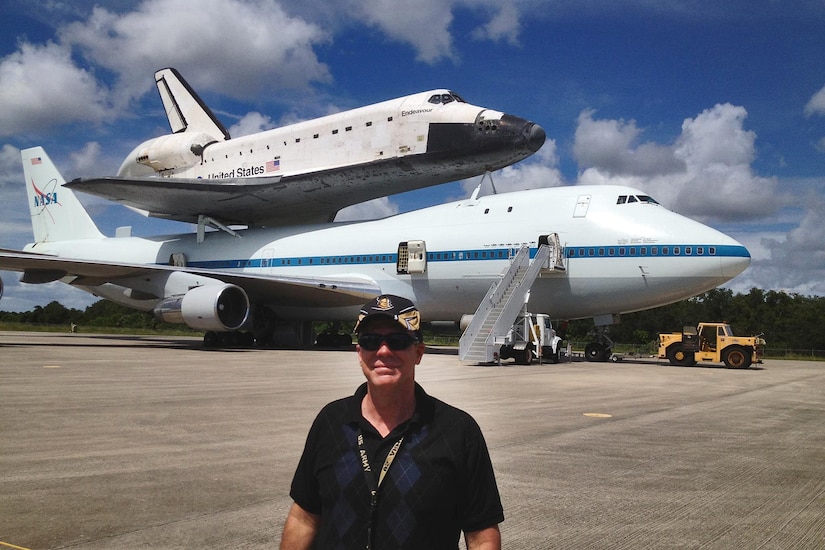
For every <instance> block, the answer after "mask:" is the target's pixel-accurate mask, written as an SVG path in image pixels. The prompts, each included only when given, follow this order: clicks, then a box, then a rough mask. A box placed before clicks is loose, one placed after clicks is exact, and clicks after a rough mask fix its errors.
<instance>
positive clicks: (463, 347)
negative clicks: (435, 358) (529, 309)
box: [458, 233, 567, 363]
mask: <svg viewBox="0 0 825 550" xmlns="http://www.w3.org/2000/svg"><path fill="white" fill-rule="evenodd" d="M547 240H548V243H547V244H541V245H539V247H538V250H537V251H536V255H535V257H534V258H533V261H532V262H531V261H530V247H529V246H527V245H525V246H522V247H521V248H520V249H519V250H518V252H517V253H516V254H515V256H513V258H512V259H511V261H510V266H509V267H508V268H507V269H506V270H505V271H504V272H502V274H501V279H499V280H498V281H495V282H494V283H493V284H492V285H491V286H490V289H489V290H488V291H487V295H486V296H484V299H483V300H482V301H481V303H480V304H479V306H478V309H477V310H476V312H475V315H473V320H472V321H471V322H470V324H469V325H468V326H467V328H466V329H465V330H464V333H463V334H462V335H461V339H460V340H459V344H458V356H459V358H460V359H461V361H464V362H467V363H490V362H493V361H495V360H496V358H497V357H498V350H499V348H500V347H501V344H502V342H501V339H502V338H503V337H504V336H506V335H507V333H508V332H509V331H510V330H511V329H512V327H513V323H514V322H515V320H516V318H517V317H518V316H519V314H520V313H522V312H523V311H524V304H525V302H526V300H527V295H528V294H529V292H530V288H531V287H532V286H533V282H534V281H535V280H536V279H537V278H538V277H539V276H545V275H547V276H559V275H564V274H566V272H567V269H566V267H565V265H564V261H563V254H562V247H561V245H560V243H559V236H558V234H557V233H553V234H552V235H550V236H549V238H548V239H547Z"/></svg>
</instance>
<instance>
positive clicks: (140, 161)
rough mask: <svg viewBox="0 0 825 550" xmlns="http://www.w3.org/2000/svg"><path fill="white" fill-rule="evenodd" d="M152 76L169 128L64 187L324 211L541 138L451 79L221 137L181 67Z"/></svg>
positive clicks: (120, 198)
mask: <svg viewBox="0 0 825 550" xmlns="http://www.w3.org/2000/svg"><path fill="white" fill-rule="evenodd" d="M155 80H156V82H157V87H158V91H159V92H160V95H161V99H162V100H163V106H164V108H165V109H166V114H167V116H168V118H169V123H170V125H171V127H172V132H173V133H172V134H169V135H165V136H161V137H157V138H153V139H150V140H148V141H146V142H144V143H141V144H140V145H138V146H137V147H136V148H135V150H134V151H132V153H131V154H130V155H129V156H128V157H127V158H126V160H124V161H123V164H122V165H121V167H120V170H119V171H118V174H117V177H106V178H93V179H78V180H75V181H72V182H70V183H69V184H68V187H70V188H72V189H75V190H79V191H84V192H86V193H91V194H93V195H97V196H100V197H103V198H106V199H110V200H113V201H116V202H119V203H121V204H124V205H126V206H129V207H131V208H134V209H136V210H139V211H141V212H143V213H144V214H148V215H150V216H156V217H159V218H167V219H174V220H180V221H185V222H192V223H201V224H207V225H212V226H214V227H220V226H221V225H222V224H223V225H229V224H240V225H248V226H270V227H271V226H283V225H290V224H293V223H313V222H327V221H332V220H333V218H334V217H335V214H336V213H337V212H338V211H339V210H341V209H342V208H344V207H347V206H350V205H353V204H357V203H360V202H364V201H368V200H371V199H374V198H377V197H384V196H387V195H391V194H395V193H401V192H404V191H411V190H413V189H419V188H422V187H428V186H431V185H437V184H441V183H446V182H449V181H457V180H461V179H465V178H469V177H472V176H477V175H481V174H484V173H485V172H489V171H493V170H497V169H499V168H503V167H505V166H509V165H511V164H513V163H515V162H518V161H520V160H522V159H524V158H526V157H528V156H530V155H532V154H533V153H535V152H536V151H538V150H539V148H540V147H541V146H542V145H543V144H544V140H545V133H544V130H543V129H542V128H541V127H540V126H539V125H538V124H535V123H533V122H529V121H527V120H524V119H521V118H518V117H515V116H512V115H508V114H505V113H502V112H500V111H495V110H492V109H487V108H484V107H476V106H475V105H471V104H469V103H467V102H465V101H464V100H463V99H462V98H461V97H460V96H459V95H457V94H456V93H454V92H451V91H449V90H431V91H428V92H422V93H418V94H413V95H409V96H406V97H401V98H398V99H393V100H390V101H385V102H382V103H376V104H374V105H368V106H366V107H361V108H359V109H354V110H351V111H345V112H342V113H337V114H334V115H330V116H326V117H322V118H317V119H314V120H308V121H306V122H301V123H298V124H292V125H290V126H284V127H282V128H277V129H274V130H269V131H266V132H261V133H258V134H253V135H250V136H244V137H240V138H235V139H229V133H228V132H227V131H226V129H225V128H224V126H223V125H222V124H221V123H220V121H219V120H218V119H217V118H216V117H215V115H214V114H213V113H212V111H210V110H209V108H208V107H207V106H206V105H205V104H204V103H203V101H202V100H201V99H200V97H198V95H197V94H196V93H195V92H194V91H193V90H192V88H191V87H190V86H189V84H187V83H186V81H185V80H184V79H183V77H181V76H180V74H178V72H177V71H175V70H174V69H163V70H160V71H158V72H157V73H156V74H155Z"/></svg>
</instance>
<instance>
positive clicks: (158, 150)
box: [135, 132, 218, 172]
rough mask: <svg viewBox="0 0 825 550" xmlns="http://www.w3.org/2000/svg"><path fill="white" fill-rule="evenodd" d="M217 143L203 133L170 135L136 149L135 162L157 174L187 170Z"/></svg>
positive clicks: (145, 143)
mask: <svg viewBox="0 0 825 550" xmlns="http://www.w3.org/2000/svg"><path fill="white" fill-rule="evenodd" d="M217 141H218V140H217V139H215V138H213V137H212V136H210V135H209V134H204V133H203V132H184V133H182V134H169V135H168V136H161V137H159V138H155V139H151V140H149V141H146V142H144V143H143V144H141V145H140V146H139V147H138V148H137V149H136V152H137V156H136V158H135V161H136V162H137V163H138V164H143V165H146V166H150V167H151V168H152V169H154V170H155V171H156V172H160V171H161V170H171V169H174V168H187V167H189V166H194V165H195V164H196V163H198V162H200V160H201V156H202V155H203V150H204V149H206V147H207V146H209V145H211V144H213V143H216V142H217Z"/></svg>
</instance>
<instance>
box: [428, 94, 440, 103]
mask: <svg viewBox="0 0 825 550" xmlns="http://www.w3.org/2000/svg"><path fill="white" fill-rule="evenodd" d="M427 101H428V102H429V103H434V104H435V105H439V104H440V103H441V94H435V95H434V96H432V97H430V99H428V100H427Z"/></svg>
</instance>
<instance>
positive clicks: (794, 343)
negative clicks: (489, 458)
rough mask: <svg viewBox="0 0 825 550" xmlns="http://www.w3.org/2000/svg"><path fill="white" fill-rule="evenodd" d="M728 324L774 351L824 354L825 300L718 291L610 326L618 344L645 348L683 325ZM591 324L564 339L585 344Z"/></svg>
mask: <svg viewBox="0 0 825 550" xmlns="http://www.w3.org/2000/svg"><path fill="white" fill-rule="evenodd" d="M699 322H717V323H719V322H726V323H728V324H730V325H731V328H732V329H733V333H734V334H735V335H737V336H754V335H757V334H763V337H764V338H765V340H766V342H767V348H768V349H773V350H800V351H802V350H807V351H811V350H819V351H820V353H819V355H823V354H825V331H823V330H822V327H821V325H820V323H823V322H825V297H823V296H803V295H800V294H788V293H785V292H778V291H774V290H769V291H764V290H760V289H758V288H752V289H751V290H750V291H749V292H748V293H747V294H740V293H737V294H734V293H733V292H732V291H731V290H728V289H723V288H716V289H713V290H711V291H709V292H705V293H704V294H700V295H698V296H694V297H693V298H688V299H687V300H682V301H680V302H676V303H674V304H670V305H667V306H662V307H658V308H655V309H650V310H647V311H640V312H636V313H628V314H624V315H622V319H621V323H620V324H618V325H612V326H611V327H610V332H609V335H610V338H611V339H612V340H613V341H614V342H620V343H627V344H635V345H644V344H647V343H650V342H652V341H658V333H660V332H680V331H681V330H682V328H683V326H685V325H693V326H696V325H697V324H698V323H699ZM591 329H592V321H590V320H577V321H571V322H570V325H569V328H568V330H567V334H566V337H567V338H569V339H572V340H586V335H587V332H588V331H589V330H591Z"/></svg>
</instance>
